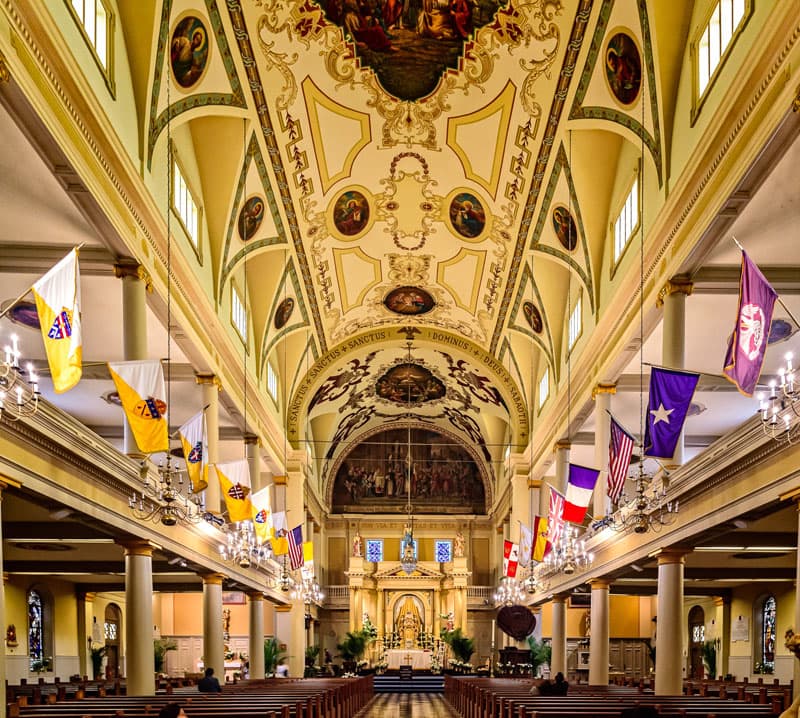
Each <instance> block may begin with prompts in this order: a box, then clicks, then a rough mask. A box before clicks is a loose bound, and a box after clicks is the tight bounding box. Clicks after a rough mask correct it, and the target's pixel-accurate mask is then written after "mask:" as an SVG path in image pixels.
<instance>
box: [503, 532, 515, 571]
mask: <svg viewBox="0 0 800 718" xmlns="http://www.w3.org/2000/svg"><path fill="white" fill-rule="evenodd" d="M518 563H519V544H515V543H513V542H511V541H503V575H504V576H508V577H509V578H514V577H515V576H516V575H517V564H518Z"/></svg>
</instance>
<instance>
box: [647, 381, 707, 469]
mask: <svg viewBox="0 0 800 718" xmlns="http://www.w3.org/2000/svg"><path fill="white" fill-rule="evenodd" d="M699 379H700V375H699V374H692V373H691V372H685V371H675V370H673V369H658V368H656V367H653V369H652V371H651V372H650V399H649V401H648V402H647V418H646V423H645V430H644V455H645V456H654V457H656V458H659V459H671V458H672V455H673V454H674V453H675V446H676V445H677V444H678V438H679V437H680V435H681V429H683V423H684V422H685V421H686V414H687V412H688V411H689V405H690V404H691V403H692V397H693V396H694V390H695V388H696V387H697V382H698V380H699Z"/></svg>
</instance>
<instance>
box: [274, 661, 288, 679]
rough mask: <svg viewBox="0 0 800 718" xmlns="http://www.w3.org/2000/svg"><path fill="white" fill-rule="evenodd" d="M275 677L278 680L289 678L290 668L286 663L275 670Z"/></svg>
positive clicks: (280, 664)
mask: <svg viewBox="0 0 800 718" xmlns="http://www.w3.org/2000/svg"><path fill="white" fill-rule="evenodd" d="M275 675H276V676H277V677H278V678H288V677H289V666H287V665H286V664H285V663H279V664H278V665H277V667H276V668H275Z"/></svg>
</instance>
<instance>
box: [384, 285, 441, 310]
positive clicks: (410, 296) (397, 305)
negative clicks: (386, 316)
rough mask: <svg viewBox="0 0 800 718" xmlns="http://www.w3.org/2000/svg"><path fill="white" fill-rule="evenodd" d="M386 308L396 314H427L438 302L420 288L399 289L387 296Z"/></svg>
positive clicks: (385, 300)
mask: <svg viewBox="0 0 800 718" xmlns="http://www.w3.org/2000/svg"><path fill="white" fill-rule="evenodd" d="M383 304H384V306H385V307H386V308H387V309H388V310H389V311H390V312H394V313H395V314H404V315H409V314H412V315H413V314H425V313H426V312H429V311H430V310H431V309H433V307H434V305H435V304H436V302H434V301H433V297H432V296H431V295H430V294H428V292H426V291H425V290H424V289H420V288H419V287H397V289H393V290H392V291H391V292H389V293H388V294H387V295H386V298H385V299H384V300H383Z"/></svg>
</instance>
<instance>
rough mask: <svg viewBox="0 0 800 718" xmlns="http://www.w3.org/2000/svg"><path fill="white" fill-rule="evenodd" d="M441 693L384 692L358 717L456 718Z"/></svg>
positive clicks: (455, 714)
mask: <svg viewBox="0 0 800 718" xmlns="http://www.w3.org/2000/svg"><path fill="white" fill-rule="evenodd" d="M457 716H458V714H457V713H456V712H455V711H453V710H452V709H451V708H450V706H449V705H447V703H446V702H445V700H444V696H443V695H442V694H441V693H384V694H381V695H378V696H376V697H375V700H374V701H373V702H372V703H370V705H369V706H368V707H367V708H366V709H365V710H364V711H362V712H361V713H359V714H358V718H457Z"/></svg>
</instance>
